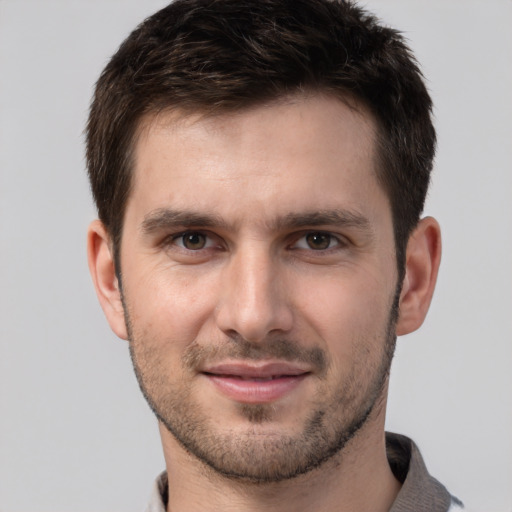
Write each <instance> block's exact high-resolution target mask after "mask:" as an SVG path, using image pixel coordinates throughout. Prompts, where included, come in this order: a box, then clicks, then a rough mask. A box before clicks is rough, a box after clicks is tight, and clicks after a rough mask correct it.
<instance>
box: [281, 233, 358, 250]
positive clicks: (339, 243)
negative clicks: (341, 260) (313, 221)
mask: <svg viewBox="0 0 512 512" xmlns="http://www.w3.org/2000/svg"><path fill="white" fill-rule="evenodd" d="M315 234H318V235H324V236H329V237H330V238H331V241H333V242H335V244H334V245H332V246H331V244H329V245H330V246H329V247H327V248H326V249H313V248H311V247H309V246H308V245H307V242H306V241H305V239H306V237H307V236H309V235H315ZM297 235H298V236H296V237H295V238H294V241H293V243H292V244H291V245H290V248H291V249H296V250H304V251H312V252H317V253H322V252H327V251H331V250H335V249H339V248H340V247H345V246H346V245H348V242H347V240H346V239H345V238H344V237H343V236H341V235H338V234H334V233H332V232H330V231H326V230H323V229H309V230H307V231H302V232H301V233H298V234H297ZM301 240H304V246H303V247H299V246H298V245H299V242H300V241H301Z"/></svg>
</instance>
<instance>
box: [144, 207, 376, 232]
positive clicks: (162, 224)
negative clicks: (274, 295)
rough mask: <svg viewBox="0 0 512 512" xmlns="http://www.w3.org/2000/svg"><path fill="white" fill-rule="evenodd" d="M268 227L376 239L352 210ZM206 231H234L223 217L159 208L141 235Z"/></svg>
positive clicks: (296, 216)
mask: <svg viewBox="0 0 512 512" xmlns="http://www.w3.org/2000/svg"><path fill="white" fill-rule="evenodd" d="M264 224H265V226H266V227H267V228H268V229H270V230H274V231H279V230H284V229H298V228H305V227H315V226H336V227H343V228H355V229H357V230H358V231H361V232H363V233H364V234H366V235H367V236H373V234H374V230H373V227H372V224H371V222H370V221H369V220H368V219H367V218H366V217H365V216H364V215H362V214H360V213H359V212H356V211H352V210H340V209H334V210H319V211H313V212H298V213H293V212H292V213H288V214H286V215H284V216H282V217H277V218H275V219H271V220H269V221H265V223H264ZM178 226H179V227H184V228H189V227H204V228H222V229H233V228H234V226H232V225H230V224H228V223H227V222H226V221H225V220H224V219H223V218H222V217H220V216H219V215H216V214H213V213H199V212H195V211H190V210H174V209H171V208H158V209H156V210H154V211H152V212H150V213H148V214H147V215H146V216H145V217H144V220H143V221H142V224H141V230H142V233H143V234H145V235H151V234H153V233H155V232H159V231H162V230H165V229H172V228H175V227H178Z"/></svg>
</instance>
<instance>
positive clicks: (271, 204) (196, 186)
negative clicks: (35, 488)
mask: <svg viewBox="0 0 512 512" xmlns="http://www.w3.org/2000/svg"><path fill="white" fill-rule="evenodd" d="M135 157H136V161H135V171H134V182H133V188H132V192H131V196H130V198H129V201H128V203H127V209H126V215H125V223H124V230H123V238H122V243H121V272H122V292H123V304H124V312H125V318H126V324H127V331H128V335H129V338H130V347H131V353H132V358H133V362H134V366H135V370H136V373H137V376H138V379H139V382H140V385H141V388H142V390H143V392H144V394H145V396H146V398H147V400H148V402H149V403H150V405H151V407H152V408H153V410H154V411H155V413H156V414H157V416H158V418H159V419H160V421H161V423H162V424H163V425H165V427H166V429H167V431H168V435H172V436H173V437H174V438H175V439H176V440H177V441H178V442H179V443H180V444H181V445H182V446H183V447H185V448H186V449H187V450H188V451H189V452H190V453H192V454H193V455H195V456H196V457H198V458H199V459H200V460H201V461H203V462H205V463H206V464H207V465H208V466H210V467H212V468H214V469H215V470H216V471H218V472H220V473H222V474H224V475H227V476H231V477H235V478H244V479H249V480H253V481H279V480H282V479H285V478H290V477H292V476H295V475H297V474H301V473H304V472H306V471H309V470H310V469H312V468H314V467H317V466H319V465H320V464H322V462H324V461H325V460H327V459H329V458H330V457H332V456H333V455H334V454H336V453H340V451H341V453H342V449H343V447H344V446H345V445H346V443H347V441H348V440H350V439H351V438H352V437H353V436H354V434H355V433H356V432H359V433H361V432H364V431H365V429H368V428H370V427H369V426H368V425H369V423H371V421H370V420H371V418H372V417H374V416H376V415H377V416H383V411H376V404H379V403H380V402H381V399H382V398H383V396H384V394H385V391H384V390H385V387H386V380H387V373H388V370H389V364H390V361H391V357H392V352H393V347H394V339H395V336H394V324H395V314H394V311H395V310H396V307H394V306H396V300H395V299H396V295H397V282H396V281H397V272H396V260H395V250H394V238H393V229H392V222H391V212H390V207H389V203H388V200H387V198H386V196H385V194H384V192H383V191H382V189H381V188H380V187H379V185H378V183H377V180H376V177H375V155H374V124H373V122H372V121H371V119H370V118H369V117H368V116H365V115H364V114H363V113H360V112H358V111H356V110H354V109H351V108H349V107H348V106H346V105H345V104H343V103H341V102H339V101H338V100H335V99H331V98H320V97H315V98H295V99H291V100H290V101H288V102H284V101H283V102H281V103H279V104H273V105H269V106H264V107H258V108H255V109H253V110H248V111H244V112H242V113H237V114H234V115H224V116H217V117H212V118H205V117H200V116H197V117H190V116H189V117H185V116H182V117H180V116H178V115H177V114H176V113H174V114H165V115H163V114H162V115H160V116H159V117H157V118H153V119H150V120H148V122H147V123H146V125H145V127H144V128H143V129H142V130H141V133H140V137H139V139H138V141H137V145H136V155H135ZM368 418H370V420H368ZM380 428H382V426H381V427H380Z"/></svg>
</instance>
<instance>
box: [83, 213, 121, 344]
mask: <svg viewBox="0 0 512 512" xmlns="http://www.w3.org/2000/svg"><path fill="white" fill-rule="evenodd" d="M87 256H88V261H89V271H90V273H91V277H92V280H93V283H94V287H95V288H96V294H97V296H98V299H99V301H100V304H101V307H102V309H103V312H104V313H105V316H106V317H107V320H108V323H109V324H110V327H111V328H112V330H113V331H114V332H115V333H116V334H117V335H118V336H119V337H120V338H122V339H124V340H126V339H128V333H127V330H126V323H125V319H124V310H123V303H122V301H121V291H120V288H119V283H118V281H117V277H116V272H115V265H114V257H113V250H112V243H111V241H110V236H109V235H108V233H107V230H106V229H105V226H104V225H103V223H102V222H100V221H99V220H95V221H93V222H92V223H91V225H90V226H89V230H88V231H87Z"/></svg>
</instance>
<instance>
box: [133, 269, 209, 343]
mask: <svg viewBox="0 0 512 512" xmlns="http://www.w3.org/2000/svg"><path fill="white" fill-rule="evenodd" d="M132 275H133V274H132ZM215 286H218V285H217V279H216V277H215V276H214V275H208V274H206V273H205V274H204V275H201V276H191V275H190V272H188V273H183V272H180V271H179V270H177V269H172V268H161V269H151V270H147V271H146V272H145V273H144V274H143V275H141V276H140V278H139V279H137V280H134V281H133V282H131V283H128V286H127V287H126V289H125V300H126V303H127V306H128V309H129V313H130V318H131V321H132V326H133V327H134V329H135V330H136V331H138V334H139V336H141V337H142V339H144V340H147V342H148V343H149V342H150V341H149V340H151V343H153V344H166V343H172V349H173V351H175V350H176V349H177V348H179V347H183V346H186V345H188V344H189V343H192V342H193V341H194V340H195V339H196V338H197V337H198V335H199V333H200V331H201V330H202V329H203V328H205V325H206V324H208V322H209V319H210V318H211V316H212V311H213V309H214V307H215V297H214V296H213V294H212V293H211V290H212V289H215ZM134 334H137V332H135V333H134Z"/></svg>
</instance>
